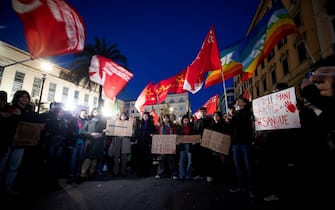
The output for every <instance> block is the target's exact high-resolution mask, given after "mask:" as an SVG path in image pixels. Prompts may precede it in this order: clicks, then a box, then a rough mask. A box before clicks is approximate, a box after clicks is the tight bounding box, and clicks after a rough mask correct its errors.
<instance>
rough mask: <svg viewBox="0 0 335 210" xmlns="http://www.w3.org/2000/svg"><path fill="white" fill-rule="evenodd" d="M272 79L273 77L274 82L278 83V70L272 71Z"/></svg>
mask: <svg viewBox="0 0 335 210" xmlns="http://www.w3.org/2000/svg"><path fill="white" fill-rule="evenodd" d="M271 79H272V84H276V83H277V75H276V71H275V70H273V71H271Z"/></svg>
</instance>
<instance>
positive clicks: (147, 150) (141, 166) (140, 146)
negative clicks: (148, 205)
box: [135, 112, 157, 177]
mask: <svg viewBox="0 0 335 210" xmlns="http://www.w3.org/2000/svg"><path fill="white" fill-rule="evenodd" d="M155 133H157V130H156V127H155V125H154V121H153V119H151V118H150V114H149V112H144V113H143V115H142V120H140V122H138V123H137V124H136V129H135V138H136V149H135V150H136V171H137V174H138V176H140V177H141V176H149V175H150V173H151V170H152V155H151V143H152V134H155Z"/></svg>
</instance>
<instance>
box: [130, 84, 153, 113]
mask: <svg viewBox="0 0 335 210" xmlns="http://www.w3.org/2000/svg"><path fill="white" fill-rule="evenodd" d="M154 87H155V85H154V83H153V82H149V84H147V86H145V88H144V89H143V90H142V92H141V93H140V95H139V96H138V97H137V100H136V101H135V108H136V109H137V110H138V111H139V112H140V113H143V112H144V105H152V104H156V103H157V99H156V92H155V89H154Z"/></svg>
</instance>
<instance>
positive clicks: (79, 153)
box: [69, 143, 85, 176]
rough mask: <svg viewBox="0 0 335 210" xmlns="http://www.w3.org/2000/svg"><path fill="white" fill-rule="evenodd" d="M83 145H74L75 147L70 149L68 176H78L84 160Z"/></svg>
mask: <svg viewBox="0 0 335 210" xmlns="http://www.w3.org/2000/svg"><path fill="white" fill-rule="evenodd" d="M84 145H85V144H84V143H80V144H76V146H74V147H72V149H71V153H70V158H71V159H70V168H69V175H70V176H80V172H81V164H82V162H83V160H84Z"/></svg>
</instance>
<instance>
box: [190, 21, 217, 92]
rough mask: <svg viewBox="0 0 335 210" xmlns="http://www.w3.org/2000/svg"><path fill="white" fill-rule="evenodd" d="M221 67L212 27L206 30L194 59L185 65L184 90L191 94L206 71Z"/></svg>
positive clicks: (199, 86) (201, 83)
mask: <svg viewBox="0 0 335 210" xmlns="http://www.w3.org/2000/svg"><path fill="white" fill-rule="evenodd" d="M218 69H221V61H220V55H219V48H218V43H217V40H216V34H215V30H214V27H213V26H212V27H211V29H210V31H209V32H208V34H207V36H206V38H205V40H204V42H203V43H202V46H201V49H200V51H199V53H198V55H197V57H196V58H195V60H194V61H193V62H192V63H191V64H190V65H189V66H188V67H187V72H186V77H185V82H184V90H187V91H190V92H192V93H193V94H194V93H196V92H198V91H199V90H200V89H201V87H202V85H203V81H204V74H205V73H206V72H208V71H214V70H218Z"/></svg>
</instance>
